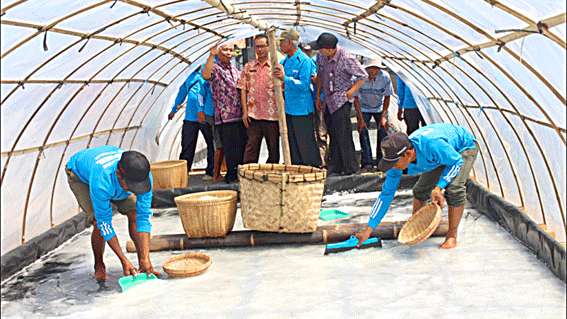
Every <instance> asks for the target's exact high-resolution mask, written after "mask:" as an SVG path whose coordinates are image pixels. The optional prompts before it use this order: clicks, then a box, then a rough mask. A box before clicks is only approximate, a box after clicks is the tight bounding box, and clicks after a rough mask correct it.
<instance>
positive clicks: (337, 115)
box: [309, 33, 368, 175]
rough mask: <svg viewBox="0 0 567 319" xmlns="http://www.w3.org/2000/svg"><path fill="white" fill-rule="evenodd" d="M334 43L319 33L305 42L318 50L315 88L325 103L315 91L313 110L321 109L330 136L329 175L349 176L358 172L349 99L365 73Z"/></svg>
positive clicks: (358, 86) (334, 40)
mask: <svg viewBox="0 0 567 319" xmlns="http://www.w3.org/2000/svg"><path fill="white" fill-rule="evenodd" d="M337 43H338V39H337V37H335V36H334V35H332V34H330V33H321V35H319V37H318V38H317V41H314V42H311V43H309V45H310V46H311V48H313V49H314V50H319V55H318V56H317V67H318V68H319V69H318V72H317V79H318V81H317V83H318V85H317V87H318V89H317V91H318V92H321V91H323V93H324V95H325V102H324V107H323V106H322V103H321V101H320V99H319V96H320V95H319V94H317V102H316V105H317V109H324V110H325V119H326V122H327V130H328V131H329V135H330V136H331V145H330V153H329V155H330V159H329V163H328V169H329V172H330V174H333V175H335V174H337V175H338V174H344V175H350V174H354V173H356V172H357V171H358V167H357V165H356V160H355V155H354V143H353V141H352V126H351V123H350V110H351V108H352V104H351V102H350V100H351V99H352V97H353V96H354V94H355V93H356V92H357V91H358V89H359V88H360V87H361V86H362V85H363V84H364V80H365V79H366V78H367V77H368V76H367V74H366V72H365V71H364V69H363V68H362V66H361V65H360V63H359V62H358V61H357V60H356V58H355V57H354V56H352V55H351V54H349V53H348V52H346V51H345V50H344V49H343V48H341V47H338V46H337ZM353 79H354V85H353V84H352V83H353Z"/></svg>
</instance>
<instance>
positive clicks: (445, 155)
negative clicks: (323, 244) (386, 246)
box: [356, 123, 478, 249]
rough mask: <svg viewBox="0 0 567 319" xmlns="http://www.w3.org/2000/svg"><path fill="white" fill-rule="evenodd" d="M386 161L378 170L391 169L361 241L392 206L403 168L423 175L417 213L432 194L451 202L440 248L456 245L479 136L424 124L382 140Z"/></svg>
mask: <svg viewBox="0 0 567 319" xmlns="http://www.w3.org/2000/svg"><path fill="white" fill-rule="evenodd" d="M381 148H382V155H383V157H382V160H380V162H379V163H378V169H380V170H381V171H383V172H386V180H385V181H384V184H383V185H382V192H381V193H380V196H379V197H378V199H377V200H376V202H375V203H374V205H373V206H372V210H371V212H370V219H369V221H368V226H367V227H366V228H364V229H363V230H361V231H360V232H358V234H356V237H358V240H359V245H360V243H362V242H364V241H365V240H366V239H368V237H369V236H370V234H371V233H372V230H373V229H374V228H376V226H378V224H380V221H381V220H382V218H383V217H384V215H385V214H386V212H387V211H388V208H389V207H390V203H391V202H392V199H393V198H394V195H395V193H396V190H397V189H398V186H399V184H400V178H401V176H402V170H404V169H406V168H407V170H408V175H419V174H421V176H420V177H419V180H418V181H417V183H416V184H415V186H414V187H413V196H414V198H413V213H415V212H417V211H418V210H419V209H420V208H421V207H422V206H424V205H425V203H426V202H427V201H428V200H429V199H431V201H432V202H434V203H436V204H438V205H439V206H441V207H443V206H445V199H446V200H447V204H448V205H449V230H448V232H447V236H446V238H445V242H444V243H443V244H442V245H441V248H444V249H450V248H455V247H456V246H457V230H458V228H459V222H460V221H461V217H462V216H463V211H464V208H465V201H466V188H465V183H466V181H467V178H468V177H469V173H470V170H471V168H472V166H473V164H474V161H475V159H476V156H477V154H478V145H477V143H476V140H475V138H474V136H473V135H472V134H471V133H470V132H469V131H467V130H466V129H465V128H463V127H460V126H456V125H452V124H446V123H438V124H431V125H427V126H424V127H422V128H420V129H418V130H416V131H415V132H413V133H412V134H411V135H410V136H409V137H408V136H407V135H406V134H405V133H401V132H396V133H394V134H391V135H389V136H387V137H386V138H385V139H384V141H383V142H382V145H381Z"/></svg>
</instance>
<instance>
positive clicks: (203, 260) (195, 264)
mask: <svg viewBox="0 0 567 319" xmlns="http://www.w3.org/2000/svg"><path fill="white" fill-rule="evenodd" d="M212 262H213V259H212V258H211V256H209V255H206V254H203V253H193V252H192V253H185V254H182V255H177V256H173V257H170V258H168V259H167V260H166V261H165V263H164V264H163V270H164V271H165V272H166V273H167V274H168V275H169V277H175V278H181V277H192V276H197V275H200V274H202V273H204V272H205V271H206V270H207V269H208V268H209V266H210V265H211V263H212Z"/></svg>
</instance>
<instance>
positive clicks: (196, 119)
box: [167, 67, 215, 180]
mask: <svg viewBox="0 0 567 319" xmlns="http://www.w3.org/2000/svg"><path fill="white" fill-rule="evenodd" d="M184 100H186V101H187V103H186V108H185V119H184V120H183V128H182V129H181V153H180V154H179V159H183V160H186V161H187V172H191V167H192V166H193V159H194V157H195V148H196V147H197V138H198V137H199V131H201V134H203V137H204V139H205V142H206V144H207V169H206V170H205V176H204V177H203V180H211V179H213V169H214V162H213V158H214V154H215V146H214V142H213V125H214V123H213V122H212V116H213V115H214V105H213V97H212V92H211V89H210V86H209V82H207V81H205V79H203V76H202V75H201V68H200V67H199V68H198V69H197V70H195V71H193V72H192V73H191V74H189V76H188V77H187V79H186V80H185V82H183V84H182V85H181V87H180V88H179V91H178V93H177V97H176V98H175V102H174V104H173V108H172V109H171V112H170V113H169V115H168V117H167V118H168V120H171V119H173V116H174V115H175V113H176V112H177V111H178V109H179V108H180V106H181V104H183V101H184Z"/></svg>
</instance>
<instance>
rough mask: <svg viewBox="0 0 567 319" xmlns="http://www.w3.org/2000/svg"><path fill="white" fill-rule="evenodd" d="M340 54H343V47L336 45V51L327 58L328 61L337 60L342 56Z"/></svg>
mask: <svg viewBox="0 0 567 319" xmlns="http://www.w3.org/2000/svg"><path fill="white" fill-rule="evenodd" d="M342 56H343V48H341V47H339V46H337V52H336V53H335V55H334V56H333V57H332V58H330V59H329V62H330V61H335V62H337V61H338V60H339V58H340V57H342Z"/></svg>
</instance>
